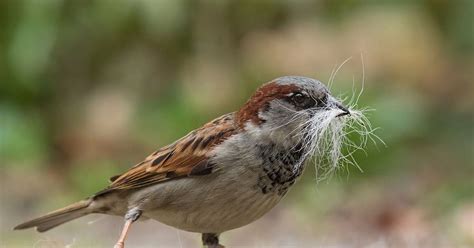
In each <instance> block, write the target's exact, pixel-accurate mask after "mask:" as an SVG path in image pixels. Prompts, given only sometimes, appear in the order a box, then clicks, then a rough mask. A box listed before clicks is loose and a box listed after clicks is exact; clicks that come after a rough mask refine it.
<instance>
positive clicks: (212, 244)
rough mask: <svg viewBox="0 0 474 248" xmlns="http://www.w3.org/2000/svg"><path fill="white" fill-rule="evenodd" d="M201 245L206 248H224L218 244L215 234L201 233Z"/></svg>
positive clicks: (217, 235)
mask: <svg viewBox="0 0 474 248" xmlns="http://www.w3.org/2000/svg"><path fill="white" fill-rule="evenodd" d="M202 244H203V245H204V247H206V248H224V246H223V245H220V244H219V234H215V233H203V234H202Z"/></svg>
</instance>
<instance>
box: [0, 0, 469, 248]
mask: <svg viewBox="0 0 474 248" xmlns="http://www.w3.org/2000/svg"><path fill="white" fill-rule="evenodd" d="M473 15H474V1H469V0H465V1H462V0H461V1H436V0H417V1H395V0H384V1H357V0H343V1H330V0H320V1H250V0H243V1H191V0H175V1H165V0H156V1H152V0H137V1H131V0H95V1H92V0H90V1H89V0H88V1H62V0H42V1H39V0H23V1H13V0H5V1H1V2H0V158H1V163H0V180H1V182H2V185H1V187H2V196H1V199H0V200H1V203H2V205H1V207H2V208H1V210H2V211H1V216H0V217H1V218H2V219H5V220H6V221H2V224H1V228H2V229H1V232H0V235H1V236H6V235H9V234H7V233H9V231H7V229H8V228H9V227H10V226H12V225H13V223H15V222H18V221H19V220H20V219H23V218H22V217H23V216H24V215H26V214H28V216H31V215H32V214H31V213H36V214H37V213H38V212H39V211H37V210H35V209H37V208H41V209H42V210H46V207H44V208H43V207H41V206H48V208H55V207H58V205H60V204H61V203H58V204H52V202H55V201H57V200H58V199H62V200H60V201H61V202H62V203H64V204H66V203H67V202H68V201H73V200H74V199H79V198H80V197H84V196H85V195H88V194H92V193H94V192H95V191H97V190H100V189H101V188H102V187H105V186H106V185H107V178H108V177H110V176H112V175H114V174H117V173H119V172H121V171H123V170H125V169H126V168H128V167H130V166H131V165H133V164H134V163H136V162H139V161H140V159H142V158H143V157H144V156H145V155H146V154H148V153H151V152H152V151H153V150H155V149H157V148H159V147H160V146H162V145H165V144H167V143H169V142H172V141H174V140H175V139H177V138H179V137H180V136H182V135H184V134H185V133H186V132H188V131H190V130H192V129H194V128H196V127H198V126H199V125H201V124H203V123H205V122H206V121H208V120H210V119H211V118H213V117H216V116H218V115H219V114H222V113H225V112H230V111H233V110H235V109H237V108H238V107H239V106H240V105H241V104H242V103H243V102H244V101H245V100H246V98H247V97H249V95H250V94H251V93H252V92H253V91H254V90H255V89H256V88H257V87H258V86H259V85H260V84H262V83H264V82H266V81H269V80H271V79H273V78H275V77H278V76H281V75H287V74H300V75H305V76H310V77H315V78H318V79H320V80H321V81H323V82H327V78H329V75H330V74H331V71H332V70H333V68H334V66H336V65H339V64H340V63H341V62H342V61H344V59H346V58H347V57H350V56H352V60H351V61H350V62H349V63H348V64H347V65H345V66H344V67H343V68H342V69H341V70H340V71H339V72H338V74H337V77H336V80H335V83H334V86H333V89H332V91H333V92H335V93H343V94H346V95H347V96H350V95H351V94H353V87H354V89H355V90H356V91H358V90H360V88H361V85H362V82H361V81H362V72H363V70H365V74H366V75H365V82H364V83H365V88H364V93H363V95H362V97H361V101H360V103H359V106H361V107H364V106H370V107H372V108H375V109H376V111H373V112H371V114H370V119H371V121H372V123H373V125H374V126H377V127H380V130H379V131H378V132H377V134H378V135H379V136H380V137H381V138H382V139H383V140H384V141H385V142H386V143H387V147H384V146H383V145H381V144H379V145H378V147H377V146H375V145H369V147H367V151H366V153H367V155H366V154H364V153H357V154H356V156H355V158H356V160H357V161H358V163H359V165H360V167H361V168H362V169H363V171H364V172H363V173H362V172H360V171H359V170H358V169H357V168H355V167H349V168H346V169H347V170H341V171H340V172H339V173H338V175H336V176H334V177H333V178H332V179H331V180H329V181H328V183H321V184H318V185H317V190H316V191H315V186H314V183H315V182H314V181H315V180H314V170H312V169H308V170H307V173H306V174H305V177H304V179H303V180H302V182H301V183H299V184H298V185H297V186H296V188H295V189H294V190H293V191H292V192H291V193H290V196H289V197H288V198H287V200H286V201H285V202H284V209H288V210H289V211H290V212H295V213H298V214H297V215H298V216H297V217H296V220H294V221H295V223H297V225H296V229H295V230H298V228H297V227H298V226H305V225H310V226H316V227H321V226H324V227H325V230H326V231H325V233H326V234H327V235H334V234H337V233H338V232H337V231H336V230H354V227H355V226H357V227H359V226H360V225H362V226H363V227H364V228H361V229H359V230H360V231H361V232H362V233H363V234H360V235H362V236H363V235H366V234H367V233H382V234H384V235H395V236H396V237H402V238H403V237H405V236H404V235H406V232H411V231H412V229H410V228H418V229H420V230H424V231H426V232H420V233H421V234H419V235H420V237H423V239H422V240H424V239H430V238H431V237H436V236H437V235H438V234H439V233H443V232H444V230H456V231H450V232H446V233H447V234H446V235H447V237H443V240H441V241H439V242H440V244H445V243H443V242H446V241H445V239H447V240H449V241H448V243H449V244H473V242H474V241H473V240H474V233H473V231H472V229H471V230H467V231H466V230H465V227H464V226H463V225H464V224H463V223H461V222H460V221H459V220H458V219H456V218H457V217H455V216H458V215H463V216H464V215H466V216H467V217H465V218H467V219H469V218H471V219H469V220H473V219H472V218H474V217H472V216H473V215H472V213H474V197H473V195H474V194H473V188H474V184H473V181H474V180H473V176H474V171H473V169H474V168H473V165H474V157H473V156H474V155H473V152H474V144H473V140H474V136H473V126H474V125H473V124H474V123H473V122H474V117H473V110H474V109H473V106H474V100H473V99H474V87H473V84H472V79H473V70H472V68H474V57H473V55H474V32H473V26H472V25H473V20H472V16H473ZM361 53H362V55H363V56H364V61H365V68H362V64H361V61H360V60H361V59H360V54H361ZM353 80H354V82H355V84H354V85H353ZM356 94H357V93H356ZM39 182H41V183H39ZM19 185H22V186H19ZM33 188H34V189H35V190H34V191H33V190H31V189H33ZM49 188H54V189H55V190H53V191H49ZM46 192H48V193H51V194H53V195H46ZM61 197H62V198H61ZM51 205H54V206H51ZM310 209H311V211H310ZM341 212H342V213H344V214H345V215H343V216H350V217H347V218H346V219H344V220H341V219H338V218H340V217H337V216H339V213H341ZM413 212H414V213H415V214H418V215H417V216H415V217H413V216H412V214H413ZM279 213H280V212H279ZM280 214H281V215H284V214H283V213H280ZM300 215H301V216H300ZM387 216H389V217H390V218H389V217H387ZM407 216H408V217H407ZM469 216H470V217H469ZM406 218H415V219H416V220H417V221H416V222H414V223H413V222H410V221H412V219H408V220H406ZM387 219H388V220H390V221H388V220H387ZM461 219H462V218H461ZM313 220H318V223H313ZM405 221H408V223H409V224H406V223H405ZM335 223H336V224H335ZM361 223H362V224H361ZM420 223H421V224H420ZM471 224H472V223H471ZM405 225H408V226H409V227H410V228H406V226H405ZM328 226H329V227H328ZM427 226H429V227H427ZM471 227H472V225H471ZM356 229H357V228H356ZM404 229H406V230H408V231H406V232H404V231H403V230H404ZM426 233H428V234H426ZM288 235H290V234H288ZM397 235H398V236H397ZM423 235H424V236H423ZM336 236H337V235H336ZM366 236H367V238H368V239H370V238H371V237H372V236H371V235H366ZM15 237H16V236H15ZM426 237H428V238H426ZM313 238H315V237H313ZM316 238H317V237H316ZM339 238H341V237H339ZM12 239H13V240H11V239H8V242H11V244H12V245H14V244H16V245H19V244H20V243H19V242H20V241H18V240H20V238H12ZM433 239H434V240H440V239H436V238H433ZM309 240H310V239H309ZM341 240H342V238H341ZM2 242H6V241H2ZM22 242H23V241H22ZM2 244H3V243H1V242H0V245H2ZM21 244H24V243H21ZM236 244H237V243H236ZM430 244H431V243H430ZM440 246H441V245H440Z"/></svg>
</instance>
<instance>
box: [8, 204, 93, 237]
mask: <svg viewBox="0 0 474 248" xmlns="http://www.w3.org/2000/svg"><path fill="white" fill-rule="evenodd" d="M91 203H92V199H85V200H82V201H80V202H76V203H74V204H71V205H69V206H67V207H64V208H61V209H58V210H56V211H53V212H51V213H48V214H46V215H44V216H41V217H39V218H36V219H33V220H30V221H27V222H25V223H22V224H20V225H18V226H16V227H15V228H14V229H15V230H20V229H27V228H31V227H36V230H37V231H38V232H45V231H48V230H49V229H51V228H53V227H56V226H59V225H61V224H63V223H66V222H68V221H71V220H74V219H77V218H79V217H82V216H84V215H87V214H90V213H92V211H90V210H89V209H88V208H87V207H89V205H90V204H91Z"/></svg>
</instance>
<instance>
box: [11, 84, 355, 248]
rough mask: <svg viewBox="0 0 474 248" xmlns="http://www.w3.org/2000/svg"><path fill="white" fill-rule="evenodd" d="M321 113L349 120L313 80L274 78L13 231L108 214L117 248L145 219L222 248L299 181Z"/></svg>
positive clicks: (42, 229)
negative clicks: (228, 234)
mask: <svg viewBox="0 0 474 248" xmlns="http://www.w3.org/2000/svg"><path fill="white" fill-rule="evenodd" d="M321 113H331V118H332V119H331V121H337V119H339V118H344V116H350V115H351V111H349V109H348V108H346V107H345V106H344V105H343V104H342V103H341V101H339V100H338V99H337V98H335V97H333V96H332V95H331V93H330V91H329V89H328V88H327V87H326V86H325V85H324V84H323V83H321V82H320V81H318V80H316V79H312V78H308V77H303V76H283V77H279V78H276V79H273V80H271V81H269V82H268V83H265V84H263V85H262V86H260V87H259V88H258V89H257V90H256V92H255V93H254V94H253V95H252V96H251V97H250V99H249V100H248V101H247V102H246V103H245V104H244V105H243V106H242V107H241V108H240V109H239V110H237V111H235V112H231V113H228V114H224V115H222V116H220V117H218V118H216V119H214V120H212V121H210V122H208V123H207V124H204V125H203V126H202V127H200V128H198V129H195V130H194V131H191V132H190V133H188V134H187V135H185V136H184V137H182V138H180V139H178V140H177V141H175V142H174V143H172V144H170V145H168V146H165V147H162V148H160V149H158V150H157V151H155V152H153V153H152V154H150V155H149V156H148V157H146V158H145V159H144V160H143V161H142V162H140V163H138V164H136V165H134V166H133V167H131V168H130V169H128V170H127V171H125V172H124V173H122V174H119V175H117V176H113V177H111V178H110V181H111V183H110V185H109V186H108V187H106V188H105V189H103V190H101V191H98V192H97V193H96V194H94V195H92V196H90V197H88V198H85V199H84V200H82V201H79V202H76V203H74V204H72V205H69V206H67V207H65V208H61V209H59V210H56V211H53V212H51V213H48V214H46V215H44V216H42V217H39V218H36V219H33V220H30V221H27V222H25V223H22V224H20V225H18V226H16V227H14V229H15V230H19V229H27V228H33V227H34V228H36V230H37V231H38V232H45V231H48V230H50V229H51V228H54V227H56V226H58V225H61V224H63V223H66V222H68V221H71V220H74V219H77V218H79V217H82V216H85V215H88V214H106V215H114V216H121V217H123V218H124V226H123V228H122V231H121V233H120V236H119V238H118V241H117V243H116V244H115V246H114V247H115V248H123V247H124V246H125V240H126V237H127V234H128V232H129V230H130V229H131V226H132V225H133V223H135V222H136V221H137V220H147V219H153V220H156V221H159V222H161V223H164V224H166V225H169V226H172V227H175V228H177V229H181V230H185V231H189V232H195V233H201V234H202V235H201V237H202V243H203V245H204V246H205V247H210V248H211V247H212V248H215V247H224V246H223V245H221V244H220V243H219V235H220V234H221V233H223V232H225V231H228V230H232V229H236V228H239V227H242V226H245V225H248V224H250V223H252V222H254V221H255V220H257V219H259V218H260V217H262V216H263V215H265V213H267V212H269V211H270V210H271V209H272V208H273V207H274V206H275V205H277V204H278V202H280V200H281V199H282V198H283V197H284V196H285V195H286V193H287V192H288V190H289V189H290V187H291V186H292V185H294V183H295V182H296V181H297V179H298V178H299V177H300V176H301V174H302V172H303V170H304V167H305V164H307V161H308V160H309V157H310V154H311V153H312V152H314V150H315V149H317V147H315V146H317V145H318V143H317V142H315V139H317V135H318V134H317V133H315V131H314V129H312V128H307V127H308V124H309V123H313V124H314V123H315V122H318V121H321V120H320V119H318V118H316V117H315V116H318V114H321ZM316 124H317V123H316ZM311 144H312V145H311Z"/></svg>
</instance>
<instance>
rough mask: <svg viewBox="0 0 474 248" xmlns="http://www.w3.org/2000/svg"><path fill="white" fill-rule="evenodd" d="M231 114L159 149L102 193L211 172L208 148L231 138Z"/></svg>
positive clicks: (232, 129) (120, 176)
mask: <svg viewBox="0 0 474 248" xmlns="http://www.w3.org/2000/svg"><path fill="white" fill-rule="evenodd" d="M235 132H236V127H235V124H234V113H230V114H227V115H224V116H221V117H219V118H217V119H215V120H213V121H211V122H209V123H207V124H206V125H204V126H203V127H201V128H199V129H197V130H195V131H193V132H191V133H189V134H187V135H186V136H184V137H183V138H181V139H180V140H178V141H176V142H175V143H173V144H171V145H169V146H166V147H163V148H161V149H159V150H158V151H156V152H154V153H153V154H151V155H150V156H148V157H147V158H146V159H145V160H144V161H143V162H141V163H139V164H137V165H135V166H133V167H132V168H131V169H130V170H128V171H127V172H125V173H123V174H121V175H118V176H114V177H112V178H111V180H112V181H113V182H112V184H111V185H110V186H109V187H108V188H107V189H106V190H105V191H103V192H100V193H99V194H102V193H104V192H110V191H111V190H120V189H135V188H139V187H145V186H149V185H152V184H156V183H160V182H164V181H168V180H171V179H176V178H180V177H186V176H195V175H204V174H208V173H210V172H211V171H212V167H211V166H210V165H209V164H208V158H209V152H210V151H211V149H210V148H211V147H213V146H215V145H218V144H220V143H221V142H223V141H224V140H225V139H226V138H228V137H230V136H231V135H233V134H235Z"/></svg>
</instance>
